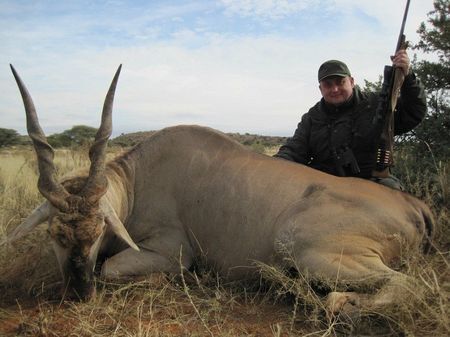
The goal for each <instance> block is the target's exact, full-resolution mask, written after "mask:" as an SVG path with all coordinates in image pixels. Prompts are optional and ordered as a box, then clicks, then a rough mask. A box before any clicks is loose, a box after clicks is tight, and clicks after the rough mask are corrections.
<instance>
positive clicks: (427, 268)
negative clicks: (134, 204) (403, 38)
mask: <svg viewBox="0 0 450 337" xmlns="http://www.w3.org/2000/svg"><path fill="white" fill-rule="evenodd" d="M449 11H450V1H449V0H436V1H435V11H433V12H431V13H430V14H429V21H428V22H427V23H426V24H425V23H424V24H423V25H422V26H421V27H420V28H419V30H418V33H419V36H420V38H421V41H420V43H418V44H417V45H416V46H414V48H415V49H417V50H422V51H424V52H427V53H432V54H433V55H435V56H437V57H438V61H437V62H430V61H425V60H417V59H416V60H415V61H414V69H415V72H416V73H417V74H418V76H419V77H420V78H421V80H422V81H423V82H424V83H425V85H426V88H427V92H428V103H429V114H428V116H427V118H426V120H425V121H424V122H423V123H422V124H421V125H420V127H418V128H416V129H415V130H414V131H413V132H411V133H410V134H408V135H406V136H404V137H402V138H399V139H397V143H396V150H397V151H396V158H395V163H396V166H395V168H394V170H395V172H394V173H395V174H396V175H397V176H398V177H400V178H401V180H402V181H403V183H404V185H405V187H406V189H407V190H408V191H409V192H410V193H412V194H414V195H416V196H418V197H419V198H421V199H422V200H424V201H425V202H426V203H427V204H428V205H430V206H431V207H432V209H433V212H434V214H435V218H436V234H435V237H434V240H433V251H432V253H431V254H429V255H426V256H424V255H422V254H420V253H418V252H408V251H405V252H404V254H403V256H402V262H403V263H402V265H403V269H404V271H405V273H406V274H407V275H410V276H412V277H413V278H414V280H416V283H415V287H414V289H408V291H409V293H410V296H409V297H408V298H404V300H403V301H401V302H400V303H399V304H398V305H396V306H395V307H392V308H390V309H389V310H387V311H386V312H364V311H362V312H361V316H360V318H359V319H358V322H353V323H356V326H357V328H356V330H351V328H350V327H351V326H352V325H350V324H348V323H350V322H348V321H346V319H345V317H334V316H332V317H327V316H326V315H324V311H323V303H322V300H321V297H320V296H321V294H320V292H314V291H312V288H311V283H310V282H309V280H308V277H307V275H296V276H293V275H287V274H286V273H285V272H284V271H282V270H277V269H273V268H270V267H268V266H264V265H261V266H260V267H261V272H262V276H263V278H261V280H260V281H259V282H256V283H255V282H254V283H243V282H239V283H226V282H224V281H223V280H221V279H220V278H218V277H217V276H216V275H214V274H213V273H212V272H211V271H210V270H208V269H206V268H204V266H201V265H198V266H197V268H196V269H195V270H193V271H189V272H186V271H184V272H183V273H182V274H181V275H156V276H154V277H151V278H146V279H139V280H135V281H133V282H123V283H119V282H117V283H112V282H105V281H103V280H101V279H99V280H97V296H96V297H95V298H94V299H93V300H91V301H89V302H86V303H77V302H63V301H61V296H60V292H59V291H60V286H61V280H60V276H59V271H58V270H57V263H56V260H55V257H54V254H53V252H52V250H51V247H50V246H49V245H48V244H47V243H48V239H47V233H46V227H45V225H44V224H43V225H41V226H39V229H38V230H37V231H35V232H33V233H32V234H30V235H28V236H27V237H25V238H23V239H21V240H19V241H18V242H17V243H15V244H14V245H7V246H2V247H0V293H1V296H0V335H1V336H340V335H353V336H361V335H362V332H361V331H362V330H365V331H369V330H372V331H378V332H379V333H383V335H384V336H417V337H419V336H430V337H431V336H438V337H439V336H448V335H450V320H449V317H450V306H449V303H448V301H449V297H450V268H449V262H450V260H449V249H450V215H449V185H450V184H449V169H450V167H449V155H450V137H449V134H450V132H449V131H450V130H449V128H450V113H449V112H450V111H449V110H450V102H449V96H448V90H449V88H450V58H449V57H450V36H449V34H450V29H449V28H450V27H449V24H450V21H449V17H448V15H449V14H450V13H449ZM368 85H369V87H370V85H371V84H370V83H369V84H368ZM94 133H95V129H94V130H93V129H92V128H89V127H84V126H78V127H74V128H72V129H71V130H68V131H67V132H64V133H62V134H59V135H55V136H54V137H53V138H52V137H49V138H50V139H51V140H52V142H53V144H52V145H53V146H55V147H57V148H58V149H57V151H56V157H55V164H56V166H57V168H58V174H59V175H61V176H62V175H65V174H66V173H68V172H71V171H73V170H78V169H82V168H86V167H88V165H89V160H88V155H87V149H88V144H89V142H90V140H91V137H92V135H93V134H94ZM147 135H148V134H147V133H137V134H132V135H122V136H120V137H117V138H116V139H114V140H112V141H111V142H110V145H111V146H110V147H109V158H112V157H114V156H116V155H118V154H120V153H121V152H122V151H124V149H125V148H127V147H129V146H132V145H133V144H134V143H135V142H137V141H139V140H140V139H141V138H142V137H145V136H147ZM231 136H232V137H234V138H235V139H237V140H238V141H240V142H241V143H243V144H245V145H247V146H249V147H251V148H252V149H253V150H255V151H258V152H264V151H266V153H269V154H271V153H273V151H274V148H276V147H277V146H278V145H279V144H281V143H283V141H284V139H282V138H270V137H262V136H255V135H249V134H245V135H239V134H234V135H231ZM23 143H25V144H26V140H24V139H23V137H22V138H20V136H19V135H17V133H16V132H15V131H14V130H8V129H0V241H2V240H3V239H4V238H5V237H6V233H7V232H9V231H11V230H12V229H13V228H14V227H15V226H17V225H18V224H19V223H20V222H21V220H23V219H24V218H25V217H26V216H27V215H28V214H29V213H30V211H31V210H32V209H33V208H34V207H35V206H36V205H37V204H39V202H41V201H42V197H41V195H40V194H39V192H38V190H37V187H36V181H37V175H38V168H37V164H36V160H35V154H34V152H33V150H32V148H31V147H30V146H29V145H23ZM11 145H15V147H14V148H12V147H11ZM67 148H70V150H69V149H67ZM353 326H355V324H353ZM358 327H359V328H358ZM353 329H355V328H353ZM358 329H361V330H358Z"/></svg>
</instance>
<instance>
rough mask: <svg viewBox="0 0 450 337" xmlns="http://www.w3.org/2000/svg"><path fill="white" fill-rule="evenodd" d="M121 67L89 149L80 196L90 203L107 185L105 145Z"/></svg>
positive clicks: (96, 199) (107, 95) (112, 84)
mask: <svg viewBox="0 0 450 337" xmlns="http://www.w3.org/2000/svg"><path fill="white" fill-rule="evenodd" d="M121 69H122V65H120V66H119V68H118V69H117V71H116V74H115V75H114V78H113V80H112V82H111V85H110V87H109V90H108V93H107V94H106V98H105V103H104V104H103V112H102V121H101V124H100V127H99V129H98V131H97V133H96V135H95V140H94V144H92V146H91V148H90V149H89V159H90V160H91V166H90V169H89V177H88V179H87V181H86V185H85V186H84V187H83V190H82V191H81V193H80V196H83V197H85V198H87V199H88V200H89V202H90V203H94V202H96V201H98V200H99V199H100V197H101V196H102V195H103V194H105V192H106V189H107V187H108V181H107V180H106V176H105V163H106V146H107V145H108V139H109V137H110V136H111V133H112V107H113V102H114V93H115V91H116V86H117V81H118V79H119V75H120V70H121Z"/></svg>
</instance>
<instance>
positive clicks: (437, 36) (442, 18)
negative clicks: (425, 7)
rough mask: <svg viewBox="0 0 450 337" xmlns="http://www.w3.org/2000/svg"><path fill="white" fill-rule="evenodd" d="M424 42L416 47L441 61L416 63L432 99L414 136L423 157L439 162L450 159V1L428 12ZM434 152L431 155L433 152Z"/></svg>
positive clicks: (437, 1)
mask: <svg viewBox="0 0 450 337" xmlns="http://www.w3.org/2000/svg"><path fill="white" fill-rule="evenodd" d="M417 33H418V34H419V36H420V41H419V43H418V44H416V45H415V46H414V47H413V48H414V49H416V50H421V51H423V52H425V53H432V54H433V55H434V56H437V58H438V60H439V61H438V62H433V61H428V60H421V61H415V62H414V69H415V72H416V74H417V76H418V77H419V78H420V80H421V81H422V82H423V83H424V85H425V88H426V89H427V96H428V115H427V116H426V118H425V120H424V121H423V122H422V124H421V125H419V127H417V128H416V129H415V130H414V135H415V136H416V137H417V139H418V140H419V141H420V142H421V143H422V146H420V147H418V148H417V150H419V151H420V154H422V155H424V156H426V157H429V156H430V155H431V154H432V155H433V156H434V159H435V161H436V162H439V161H444V162H445V161H447V162H448V158H449V157H450V136H449V134H450V97H449V90H450V0H435V1H434V10H433V11H431V12H429V13H428V25H427V24H425V23H424V22H422V23H421V25H420V27H419V29H418V31H417ZM430 150H431V152H430Z"/></svg>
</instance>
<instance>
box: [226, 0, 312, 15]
mask: <svg viewBox="0 0 450 337" xmlns="http://www.w3.org/2000/svg"><path fill="white" fill-rule="evenodd" d="M222 3H223V4H224V6H225V7H226V10H227V12H228V13H229V14H237V15H240V16H244V17H249V16H254V17H261V18H270V19H280V18H282V17H285V16H288V15H292V14H297V13H299V12H301V11H303V10H305V9H306V8H309V7H312V6H314V5H316V4H317V3H318V1H314V0H291V1H289V0H222Z"/></svg>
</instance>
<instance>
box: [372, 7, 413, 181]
mask: <svg viewBox="0 0 450 337" xmlns="http://www.w3.org/2000/svg"><path fill="white" fill-rule="evenodd" d="M409 2H410V0H407V2H406V8H405V12H404V14H403V21H402V26H401V28H400V34H399V36H398V40H397V47H396V49H395V54H396V53H397V52H398V51H399V50H401V49H403V50H404V49H406V48H407V43H406V41H405V34H404V31H405V23H406V18H407V16H408V10H409ZM395 54H394V55H395ZM404 79H405V74H404V73H403V71H402V69H400V68H396V67H395V66H385V67H384V76H383V84H382V87H381V92H380V96H379V100H378V106H377V110H376V112H375V117H374V119H373V123H374V124H376V125H378V126H379V127H381V130H379V132H380V135H379V141H378V146H377V149H376V164H375V168H374V170H373V171H372V176H373V177H376V178H386V177H388V176H389V168H390V167H392V166H393V165H394V158H393V153H394V112H395V107H396V105H397V99H398V96H399V94H400V88H401V87H402V84H403V81H404Z"/></svg>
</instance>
